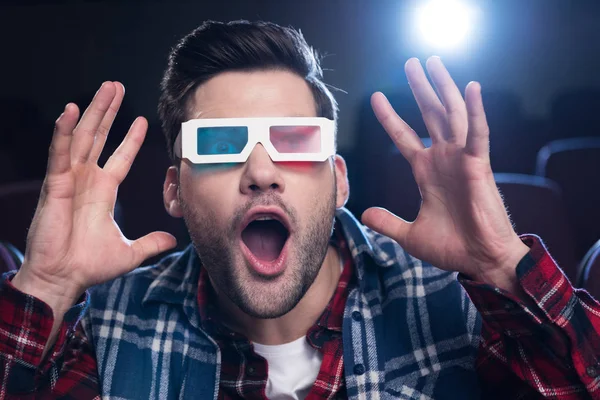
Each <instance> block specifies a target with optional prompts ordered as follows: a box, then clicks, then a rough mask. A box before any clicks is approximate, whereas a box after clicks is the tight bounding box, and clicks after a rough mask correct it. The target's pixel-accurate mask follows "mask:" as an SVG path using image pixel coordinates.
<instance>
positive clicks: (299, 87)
mask: <svg viewBox="0 0 600 400" xmlns="http://www.w3.org/2000/svg"><path fill="white" fill-rule="evenodd" d="M190 100H191V101H190V104H189V109H188V115H189V118H190V119H193V118H236V117H292V116H297V117H316V116H317V115H316V104H315V100H314V97H313V95H312V92H311V90H310V86H309V85H308V83H307V82H306V81H305V80H304V79H303V78H301V77H300V76H298V75H296V74H294V73H292V72H289V71H281V70H260V71H251V72H246V71H244V72H242V71H235V72H224V73H221V74H219V75H217V76H215V77H213V78H211V79H209V80H208V81H206V82H205V83H203V84H202V85H200V86H199V87H198V88H197V89H196V90H195V92H194V93H193V96H192V98H191V99H190Z"/></svg>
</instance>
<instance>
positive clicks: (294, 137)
mask: <svg viewBox="0 0 600 400" xmlns="http://www.w3.org/2000/svg"><path fill="white" fill-rule="evenodd" d="M269 139H270V140H271V143H272V144H273V147H275V150H277V151H278V152H279V153H320V152H321V128H320V127H319V126H305V125H293V126H271V127H270V128H269Z"/></svg>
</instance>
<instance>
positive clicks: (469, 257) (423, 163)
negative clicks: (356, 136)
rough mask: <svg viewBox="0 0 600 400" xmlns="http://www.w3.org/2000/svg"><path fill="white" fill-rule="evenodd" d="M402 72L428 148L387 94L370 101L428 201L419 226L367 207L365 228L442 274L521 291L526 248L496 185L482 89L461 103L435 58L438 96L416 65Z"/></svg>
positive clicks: (431, 63) (472, 89)
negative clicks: (521, 265) (521, 264)
mask: <svg viewBox="0 0 600 400" xmlns="http://www.w3.org/2000/svg"><path fill="white" fill-rule="evenodd" d="M405 71H406V76H407V78H408V82H409V84H410V87H411V89H412V92H413V95H414V96H415V99H416V100H417V103H418V105H419V109H420V110H421V113H422V115H423V119H424V121H425V125H426V126H427V130H428V131H429V135H430V137H431V140H432V145H431V147H429V148H426V147H425V146H424V145H423V143H422V141H421V139H420V138H419V137H418V136H417V134H416V133H415V132H414V131H413V130H412V129H411V128H410V127H409V126H408V124H406V122H404V121H403V120H402V119H401V118H400V117H399V116H398V114H396V112H395V111H394V109H393V108H392V106H391V105H390V103H389V102H388V101H387V99H386V98H385V96H384V95H383V94H382V93H375V94H374V95H373V96H372V98H371V105H372V107H373V110H374V112H375V115H376V116H377V119H378V120H379V122H380V123H381V124H382V126H383V127H384V129H385V130H386V131H387V133H388V134H389V135H390V137H391V138H392V140H393V141H394V143H395V144H396V146H397V147H398V149H399V150H400V152H401V153H402V155H403V156H404V157H405V158H406V159H407V160H408V162H409V163H410V165H411V167H412V171H413V175H414V177H415V180H416V182H417V184H418V186H419V190H420V192H421V196H422V198H423V202H422V205H421V209H420V210H419V214H418V216H417V218H416V219H415V221H414V222H410V223H409V222H407V221H404V220H402V219H401V218H399V217H397V216H395V215H393V214H392V213H390V212H389V211H387V210H384V209H381V208H369V209H368V210H366V211H365V212H364V214H363V216H362V221H363V223H364V224H365V225H367V226H369V227H370V228H372V229H374V230H376V231H378V232H380V233H382V234H384V235H386V236H389V237H391V238H392V239H394V240H396V241H397V242H398V243H399V244H400V245H401V246H402V247H403V248H404V249H405V250H406V251H408V252H409V253H410V254H411V255H413V256H415V257H417V258H419V259H422V260H424V261H427V262H429V263H431V264H432V265H435V266H436V267H438V268H441V269H444V270H448V271H458V272H462V273H464V274H466V275H468V276H469V277H471V278H472V279H475V280H479V281H483V282H487V283H490V284H493V285H496V286H499V287H502V288H504V289H506V290H509V291H511V292H513V293H516V292H519V289H518V284H517V281H516V273H515V269H516V266H517V264H518V262H519V261H520V260H521V258H523V256H524V255H525V254H526V253H527V252H528V251H529V248H528V247H527V246H526V245H525V244H524V243H523V242H522V241H521V240H520V239H519V237H518V235H517V234H516V232H515V231H514V229H513V226H512V224H511V221H510V219H509V217H508V214H507V212H506V209H505V207H504V203H503V201H502V197H501V196H500V193H499V192H498V188H497V187H496V183H495V181H494V176H493V173H492V169H491V166H490V157H489V128H488V125H487V121H486V117H485V112H484V109H483V102H482V99H481V86H480V85H479V84H478V83H476V82H471V83H469V85H467V87H466V89H465V100H463V98H462V95H461V93H460V91H459V89H458V88H457V87H456V84H455V83H454V81H453V80H452V78H451V77H450V74H449V73H448V71H447V70H446V68H445V67H444V65H443V64H442V62H441V60H440V59H439V58H438V57H431V58H430V59H429V60H427V71H428V72H429V75H430V77H431V79H432V81H433V83H434V85H435V87H436V89H437V91H438V93H439V95H440V96H439V97H438V95H437V94H436V92H435V90H434V89H433V87H432V86H431V84H430V83H429V81H428V79H427V77H426V75H425V72H424V70H423V68H422V67H421V63H420V62H419V60H417V59H410V60H408V62H407V63H406V65H405ZM386 184H389V185H393V184H395V182H386Z"/></svg>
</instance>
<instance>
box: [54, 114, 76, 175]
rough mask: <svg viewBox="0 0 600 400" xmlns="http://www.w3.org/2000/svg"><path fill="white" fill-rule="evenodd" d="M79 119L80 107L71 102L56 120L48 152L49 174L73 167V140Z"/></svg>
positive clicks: (59, 172)
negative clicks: (74, 129)
mask: <svg viewBox="0 0 600 400" xmlns="http://www.w3.org/2000/svg"><path fill="white" fill-rule="evenodd" d="M78 119H79V108H78V107H77V106H76V105H75V104H72V103H69V104H67V106H66V107H65V111H64V112H63V113H62V114H61V115H60V117H58V119H57V120H56V124H55V126H54V134H53V135H52V142H51V143H50V150H49V154H48V171H47V174H48V175H54V174H61V173H63V172H65V171H68V170H69V168H71V152H70V149H71V140H72V138H73V128H75V125H76V124H77V120H78Z"/></svg>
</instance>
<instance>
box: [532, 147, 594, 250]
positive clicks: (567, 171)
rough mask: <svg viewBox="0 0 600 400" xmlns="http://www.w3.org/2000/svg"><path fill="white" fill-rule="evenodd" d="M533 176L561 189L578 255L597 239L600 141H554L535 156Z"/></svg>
mask: <svg viewBox="0 0 600 400" xmlns="http://www.w3.org/2000/svg"><path fill="white" fill-rule="evenodd" d="M536 174H537V175H539V176H544V177H547V178H549V179H552V180H553V181H555V182H556V183H558V185H559V186H560V188H561V190H562V195H563V199H564V202H565V206H566V211H567V216H568V217H569V220H570V221H571V223H572V224H573V228H574V232H573V233H574V235H575V240H576V246H577V248H576V250H577V256H578V257H579V258H581V257H583V255H584V254H585V252H586V251H587V249H589V248H590V247H591V246H592V245H593V244H594V243H595V242H596V241H597V240H598V239H600V207H598V205H599V204H600V138H575V139H562V140H555V141H552V142H550V143H548V144H547V145H546V146H544V147H543V148H542V149H541V150H540V151H539V152H538V156H537V162H536Z"/></svg>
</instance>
